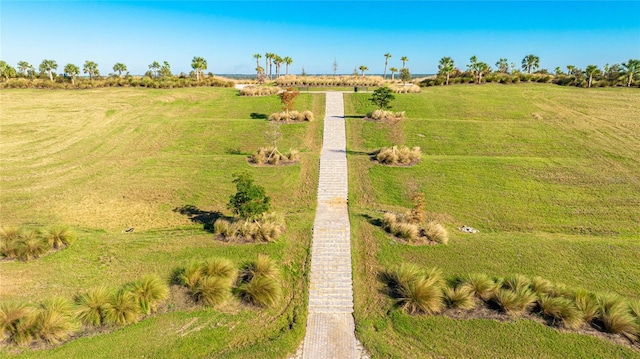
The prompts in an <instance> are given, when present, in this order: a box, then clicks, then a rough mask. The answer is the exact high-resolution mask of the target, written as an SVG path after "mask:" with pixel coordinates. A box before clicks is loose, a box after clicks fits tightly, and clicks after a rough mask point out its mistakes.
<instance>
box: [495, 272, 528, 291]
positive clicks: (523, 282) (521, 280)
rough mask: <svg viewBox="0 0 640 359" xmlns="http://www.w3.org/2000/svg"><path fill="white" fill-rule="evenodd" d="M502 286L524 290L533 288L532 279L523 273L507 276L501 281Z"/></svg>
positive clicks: (514, 289)
mask: <svg viewBox="0 0 640 359" xmlns="http://www.w3.org/2000/svg"><path fill="white" fill-rule="evenodd" d="M501 285H502V288H506V289H511V290H513V291H523V290H529V289H531V280H530V279H529V278H528V277H525V276H523V275H522V274H514V275H509V276H506V277H504V278H503V279H502V281H501Z"/></svg>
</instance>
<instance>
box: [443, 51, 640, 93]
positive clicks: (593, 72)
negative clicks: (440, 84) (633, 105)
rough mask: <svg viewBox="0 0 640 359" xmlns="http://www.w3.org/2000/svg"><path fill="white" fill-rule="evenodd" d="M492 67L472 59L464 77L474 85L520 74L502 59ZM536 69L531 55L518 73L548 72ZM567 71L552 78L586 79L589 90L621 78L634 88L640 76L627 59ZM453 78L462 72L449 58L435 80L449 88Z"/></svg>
mask: <svg viewBox="0 0 640 359" xmlns="http://www.w3.org/2000/svg"><path fill="white" fill-rule="evenodd" d="M495 65H496V68H497V69H496V70H495V71H492V69H491V67H490V66H489V65H488V64H487V63H486V62H481V61H478V58H477V57H476V56H475V55H474V56H471V58H470V59H469V64H468V65H467V72H466V73H467V74H469V75H471V76H473V77H475V78H476V80H477V83H481V82H482V77H483V76H485V75H488V74H490V73H504V74H513V75H516V74H519V73H520V71H519V70H518V69H517V68H516V66H515V64H514V63H511V71H509V64H508V60H507V59H505V58H500V59H499V60H498V61H497V62H496V64H495ZM539 68H540V58H539V57H538V56H535V55H533V54H530V55H527V56H525V57H524V58H523V59H522V63H521V69H522V71H524V72H525V73H527V74H533V73H537V74H543V75H547V74H548V71H547V70H546V69H540V70H538V69H539ZM567 70H568V71H567V73H564V72H562V70H561V69H560V67H556V69H555V75H557V76H561V75H569V76H574V77H582V76H586V77H587V85H588V87H591V86H592V84H593V80H594V78H597V77H601V78H605V79H607V80H619V79H621V78H624V80H625V84H626V86H628V87H630V86H631V85H632V84H633V81H634V79H635V78H636V77H638V76H639V75H640V60H638V59H630V60H629V61H627V62H626V63H622V64H614V65H611V66H609V64H607V65H605V66H604V68H602V69H600V68H598V66H596V65H589V66H587V67H586V69H585V70H581V69H578V68H577V67H575V66H573V65H567ZM454 74H456V75H462V74H463V72H462V71H460V70H459V69H458V68H456V66H455V62H454V61H453V59H452V58H451V57H443V58H441V59H440V61H439V63H438V76H442V77H444V78H445V81H444V83H445V85H448V84H449V80H450V78H451V76H452V75H454Z"/></svg>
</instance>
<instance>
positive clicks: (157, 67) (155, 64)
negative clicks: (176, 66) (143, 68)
mask: <svg viewBox="0 0 640 359" xmlns="http://www.w3.org/2000/svg"><path fill="white" fill-rule="evenodd" d="M149 70H151V73H152V74H153V77H158V71H159V70H160V63H159V62H158V61H154V62H153V63H151V65H149Z"/></svg>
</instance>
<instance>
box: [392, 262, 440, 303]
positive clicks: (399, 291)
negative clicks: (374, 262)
mask: <svg viewBox="0 0 640 359" xmlns="http://www.w3.org/2000/svg"><path fill="white" fill-rule="evenodd" d="M385 277H386V281H387V285H388V286H389V289H390V294H391V296H392V297H393V298H394V299H395V301H396V304H397V305H398V306H399V307H400V308H402V309H403V310H404V311H406V312H407V313H409V314H420V313H424V314H436V313H439V312H441V311H442V310H443V309H444V308H445V303H444V298H443V291H442V290H443V284H444V282H443V280H442V275H441V273H440V271H439V270H437V269H430V270H428V271H426V272H425V271H423V270H420V269H418V268H417V267H415V266H413V265H406V264H404V265H401V266H400V267H398V268H396V269H395V270H392V271H390V272H387V273H386V274H385Z"/></svg>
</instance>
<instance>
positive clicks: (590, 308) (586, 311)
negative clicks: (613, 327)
mask: <svg viewBox="0 0 640 359" xmlns="http://www.w3.org/2000/svg"><path fill="white" fill-rule="evenodd" d="M569 299H572V300H573V302H574V303H575V305H576V308H578V310H579V311H580V313H581V315H582V320H583V321H584V322H585V323H592V322H593V321H594V320H595V319H596V317H597V316H598V313H599V307H598V298H597V297H596V295H595V294H593V293H591V292H589V291H586V290H584V289H576V290H575V291H574V292H573V294H572V296H571V297H570V298H569Z"/></svg>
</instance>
